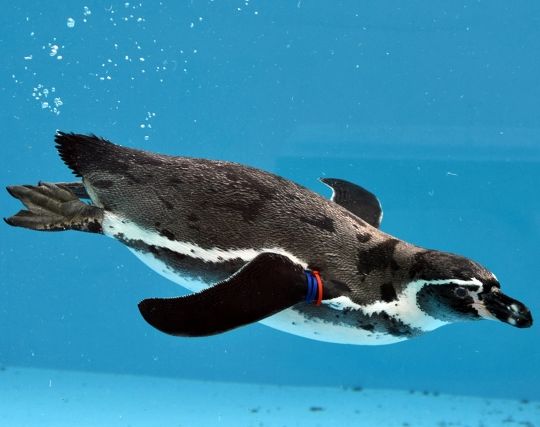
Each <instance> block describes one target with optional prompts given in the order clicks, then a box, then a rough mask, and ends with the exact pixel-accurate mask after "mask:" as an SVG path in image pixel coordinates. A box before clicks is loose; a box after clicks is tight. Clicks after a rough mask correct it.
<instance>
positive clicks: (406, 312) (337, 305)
mask: <svg viewBox="0 0 540 427" xmlns="http://www.w3.org/2000/svg"><path fill="white" fill-rule="evenodd" d="M55 141H56V148H57V150H58V152H59V154H60V157H61V158H62V160H63V161H64V162H65V164H66V165H67V166H68V167H69V168H70V169H71V171H72V172H73V173H74V174H75V175H76V176H77V177H79V178H81V180H80V181H78V182H58V183H49V182H39V183H38V184H37V185H15V186H10V187H7V191H8V192H9V193H10V194H11V195H12V196H13V197H15V198H16V199H19V200H20V201H21V202H22V203H23V204H24V205H25V207H26V209H23V210H21V211H19V212H18V213H17V214H15V215H13V216H11V217H9V218H5V221H6V222H7V223H8V224H9V225H11V226H15V227H24V228H28V229H32V230H41V231H64V230H78V231H84V232H90V233H98V234H103V235H105V236H108V237H111V238H114V239H116V240H118V241H120V242H121V243H123V244H124V245H126V246H127V247H128V248H129V249H130V250H131V251H132V252H133V253H134V254H135V255H136V256H137V257H138V258H139V259H140V260H141V261H143V262H144V263H146V264H147V265H148V266H149V267H151V268H152V269H154V270H155V271H156V272H157V273H159V274H161V275H162V276H164V277H166V278H168V279H170V280H172V281H173V282H176V283H178V284H180V285H182V286H184V287H185V288H187V289H188V290H190V291H191V292H192V293H191V294H189V295H187V296H181V297H177V298H148V299H144V300H143V301H141V302H140V303H139V306H138V307H139V310H140V313H141V314H142V317H143V318H144V319H145V320H146V321H147V322H148V323H149V324H150V325H151V326H153V327H154V328H156V329H158V330H159V331H162V332H164V333H167V334H171V335H175V336H184V337H197V336H209V335H213V334H218V333H222V332H225V331H229V330H232V329H234V328H237V327H240V326H244V325H248V324H251V323H253V322H261V323H263V324H265V325H268V326H270V327H273V328H276V329H279V330H281V331H284V332H287V333H291V334H295V335H299V336H303V337H306V338H311V339H315V340H320V341H326V342H333V343H344V344H358V345H381V344H391V343H396V342H399V341H403V340H407V339H410V338H413V337H417V336H420V335H422V334H424V333H426V332H430V331H433V330H435V329H437V328H439V327H441V326H444V325H448V324H451V323H455V322H459V321H467V320H479V319H492V320H498V321H501V322H504V323H507V324H510V325H512V326H515V327H518V328H526V327H530V326H531V325H532V315H531V312H530V311H529V309H528V308H527V307H526V306H525V305H524V304H522V303H521V302H519V301H517V300H515V299H513V298H510V297H508V296H506V295H505V294H503V293H502V292H501V287H500V284H499V282H498V280H497V278H496V277H495V275H494V274H493V273H491V272H490V271H488V270H487V269H486V268H485V267H483V266H482V265H480V264H479V263H477V262H475V261H472V260H470V259H468V258H465V257H463V256H460V255H455V254H451V253H447V252H442V251H438V250H432V249H425V248H422V247H418V246H415V245H412V244H410V243H407V242H405V241H403V240H400V239H398V238H396V237H394V236H391V235H389V234H386V233H385V232H383V231H381V229H380V223H381V219H382V208H381V204H380V203H379V200H378V199H377V197H376V196H375V195H373V194H372V193H371V192H369V191H368V190H366V189H364V188H362V187H360V186H358V185H355V184H353V183H350V182H347V181H344V180H341V179H333V178H323V179H321V181H322V182H323V183H324V184H326V185H327V186H329V187H330V188H331V189H332V197H331V199H329V200H328V199H326V198H324V197H322V196H320V195H318V194H316V193H314V192H312V191H310V190H308V189H307V188H305V187H302V186H300V185H298V184H296V183H294V182H292V181H289V180H287V179H284V178H282V177H280V176H277V175H275V174H272V173H268V172H264V171H262V170H259V169H255V168H252V167H249V166H244V165H241V164H237V163H232V162H225V161H217V160H207V159H200V158H188V157H175V156H168V155H162V154H155V153H151V152H147V151H141V150H136V149H132V148H126V147H122V146H120V145H116V144H113V143H111V142H109V141H107V140H105V139H103V138H100V137H97V136H95V135H82V134H75V133H64V132H57V134H56V136H55Z"/></svg>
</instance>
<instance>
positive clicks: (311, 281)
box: [305, 270, 317, 303]
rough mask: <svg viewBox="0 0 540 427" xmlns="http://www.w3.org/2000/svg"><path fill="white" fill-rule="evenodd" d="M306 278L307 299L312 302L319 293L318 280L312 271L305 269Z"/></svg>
mask: <svg viewBox="0 0 540 427" xmlns="http://www.w3.org/2000/svg"><path fill="white" fill-rule="evenodd" d="M305 273H306V278H307V286H308V290H307V295H306V301H307V302H308V303H310V302H312V301H313V300H314V299H315V296H316V295H317V281H316V280H315V277H313V275H312V274H311V271H307V270H306V271H305Z"/></svg>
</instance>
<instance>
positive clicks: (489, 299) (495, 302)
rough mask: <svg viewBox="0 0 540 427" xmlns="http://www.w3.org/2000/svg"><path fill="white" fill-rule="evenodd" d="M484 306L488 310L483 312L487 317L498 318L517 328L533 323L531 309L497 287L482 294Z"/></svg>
mask: <svg viewBox="0 0 540 427" xmlns="http://www.w3.org/2000/svg"><path fill="white" fill-rule="evenodd" d="M482 306H483V308H484V309H485V311H486V312H487V313H482V316H483V317H485V318H489V319H497V320H500V321H501V322H504V323H508V324H509V325H512V326H515V327H516V328H530V327H531V326H532V324H533V319H532V314H531V311H530V310H529V309H528V308H527V307H526V306H525V305H524V304H523V303H521V302H519V301H517V300H515V299H513V298H510V297H509V296H507V295H505V294H503V293H502V292H501V291H499V289H497V288H493V289H492V290H491V291H490V292H487V293H485V294H484V295H482Z"/></svg>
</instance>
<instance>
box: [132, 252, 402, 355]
mask: <svg viewBox="0 0 540 427" xmlns="http://www.w3.org/2000/svg"><path fill="white" fill-rule="evenodd" d="M129 250H130V251H131V252H132V253H133V254H134V255H135V256H136V257H137V258H139V260H141V261H142V262H143V263H144V264H146V265H147V266H148V267H150V268H151V269H152V270H154V271H155V272H156V273H158V274H160V275H161V276H163V277H165V278H166V279H169V280H171V281H172V282H174V283H176V284H178V285H180V286H182V287H184V288H186V289H188V290H189V291H191V292H200V291H202V290H203V289H206V288H209V287H210V286H211V285H208V284H207V283H205V282H203V281H201V280H196V279H194V278H192V277H190V276H188V275H181V274H179V273H178V272H177V271H175V270H173V269H171V268H170V267H169V266H168V265H167V264H165V263H164V262H163V261H161V260H159V259H157V258H156V257H155V256H154V255H152V254H151V253H146V252H142V251H137V250H135V249H132V248H129ZM259 323H261V324H263V325H265V326H269V327H271V328H273V329H277V330H279V331H282V332H286V333H289V334H292V335H297V336H301V337H304V338H310V339H314V340H318V341H325V342H332V343H338V344H354V345H384V344H393V343H396V342H399V341H403V340H405V339H406V338H404V337H397V336H394V335H390V334H382V333H373V332H369V331H365V330H363V329H359V328H353V327H351V326H348V325H345V324H343V325H337V324H334V323H330V322H327V321H325V320H323V319H317V318H313V317H307V316H305V315H303V314H302V313H301V312H300V311H298V310H295V309H294V308H287V309H285V310H283V311H280V312H279V313H277V314H274V315H272V316H270V317H267V318H266V319H264V320H261V321H259Z"/></svg>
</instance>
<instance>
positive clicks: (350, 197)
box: [321, 178, 382, 228]
mask: <svg viewBox="0 0 540 427" xmlns="http://www.w3.org/2000/svg"><path fill="white" fill-rule="evenodd" d="M321 182H322V183H324V184H326V185H328V186H329V187H330V188H331V189H332V190H333V191H334V194H333V196H332V201H333V202H335V203H337V204H338V205H340V206H342V207H344V208H345V209H347V210H348V211H349V212H351V213H353V214H355V215H356V216H357V217H359V218H362V219H363V220H364V221H366V222H367V223H368V224H369V225H372V226H373V227H376V228H379V226H380V225H381V220H382V206H381V203H380V202H379V199H377V196H375V195H374V194H373V193H371V192H369V191H368V190H366V189H365V188H362V187H360V186H359V185H356V184H353V183H351V182H348V181H345V180H343V179H338V178H321Z"/></svg>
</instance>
